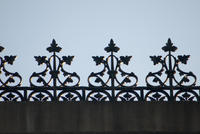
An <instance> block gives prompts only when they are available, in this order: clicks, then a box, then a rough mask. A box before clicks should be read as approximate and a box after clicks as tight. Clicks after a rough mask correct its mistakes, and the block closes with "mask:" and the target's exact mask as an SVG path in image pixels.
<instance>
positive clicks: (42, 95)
mask: <svg viewBox="0 0 200 134" xmlns="http://www.w3.org/2000/svg"><path fill="white" fill-rule="evenodd" d="M61 49H62V48H61V47H60V46H58V44H57V43H56V41H55V40H53V41H52V43H51V44H50V47H48V48H47V51H48V52H49V53H52V55H51V56H50V57H46V56H35V57H34V58H35V60H36V62H37V63H38V65H39V66H40V65H45V69H44V70H43V71H42V72H33V73H32V75H31V76H30V79H29V82H30V86H29V87H23V86H21V83H22V77H21V76H20V74H19V73H17V72H15V73H13V72H10V71H8V70H7V68H6V64H10V65H12V64H13V62H14V61H15V58H16V56H13V55H10V56H4V57H0V76H1V77H0V84H1V85H0V101H2V102H7V101H40V102H45V101H197V102H198V101H199V100H200V87H199V86H196V81H197V78H196V76H195V75H194V74H193V73H192V72H185V71H183V70H181V68H180V67H179V64H187V61H188V59H189V57H190V56H189V55H178V56H177V57H176V56H174V55H173V54H172V53H174V52H175V51H176V50H177V47H176V46H174V45H173V43H172V42H171V40H170V39H168V41H167V43H166V45H165V46H163V47H162V50H163V51H164V52H166V53H167V54H166V56H165V57H162V56H150V59H151V60H152V62H153V64H154V65H160V66H161V68H160V70H158V71H157V72H150V73H149V74H147V76H146V79H145V81H146V85H145V86H137V83H138V76H137V75H136V74H134V73H133V72H126V71H124V70H123V69H122V68H121V64H124V65H128V64H129V61H130V59H131V57H132V56H119V57H117V56H116V53H117V52H118V51H119V47H117V46H116V44H115V43H114V41H113V40H112V39H111V40H110V43H109V44H108V46H107V47H105V49H104V50H105V51H106V52H107V53H108V56H107V57H104V56H93V57H92V58H93V60H94V62H95V63H96V65H97V66H98V65H103V69H102V70H100V71H99V72H92V73H91V74H90V75H89V76H88V86H87V87H86V86H80V85H79V83H80V80H81V79H80V77H79V75H78V74H77V73H76V72H68V71H67V70H65V68H64V66H65V65H71V63H72V61H73V58H74V56H70V55H69V56H62V57H59V56H58V55H57V53H60V51H61ZM3 50H4V48H3V47H1V46H0V52H2V51H3ZM3 75H4V77H2V76H3ZM47 75H49V76H50V77H47Z"/></svg>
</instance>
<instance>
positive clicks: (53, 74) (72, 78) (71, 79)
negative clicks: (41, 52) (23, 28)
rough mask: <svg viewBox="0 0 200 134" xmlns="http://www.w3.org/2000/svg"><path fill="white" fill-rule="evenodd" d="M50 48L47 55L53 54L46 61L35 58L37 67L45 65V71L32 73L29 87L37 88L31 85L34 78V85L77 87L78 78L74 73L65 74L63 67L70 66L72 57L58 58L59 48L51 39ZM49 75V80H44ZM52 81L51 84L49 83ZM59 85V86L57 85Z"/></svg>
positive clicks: (39, 57) (42, 57) (44, 58)
mask: <svg viewBox="0 0 200 134" xmlns="http://www.w3.org/2000/svg"><path fill="white" fill-rule="evenodd" d="M50 45H51V46H50V47H48V48H47V51H48V52H49V53H53V55H51V56H50V57H49V58H48V59H47V57H46V56H35V57H34V58H35V60H36V61H37V62H38V65H43V64H45V66H46V67H45V70H44V71H42V72H40V73H36V72H34V73H33V74H32V75H31V77H30V84H31V86H38V85H36V84H34V83H33V78H36V83H37V84H41V85H40V86H45V87H49V86H51V85H52V86H53V87H56V86H78V85H79V82H80V77H79V76H78V75H77V74H76V73H75V72H73V73H69V72H67V71H66V70H65V69H64V67H63V65H64V64H67V65H71V62H72V60H73V58H74V56H62V58H60V57H58V55H57V54H56V53H59V52H60V51H61V49H62V48H61V47H59V46H58V44H57V43H56V41H55V40H54V39H53V41H52V43H51V44H50ZM47 72H49V73H48V74H50V79H49V80H48V81H46V80H45V76H46V75H47ZM61 72H62V74H63V76H64V80H63V81H62V80H61V79H60V78H59V75H60V73H61ZM52 81H53V84H51V82H52ZM58 83H59V84H58Z"/></svg>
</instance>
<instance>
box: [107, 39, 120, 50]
mask: <svg viewBox="0 0 200 134" xmlns="http://www.w3.org/2000/svg"><path fill="white" fill-rule="evenodd" d="M104 50H105V51H106V52H107V53H109V52H116V53H117V52H118V51H119V47H117V46H116V44H115V43H114V41H113V39H111V40H110V43H109V44H108V46H107V47H105V48H104Z"/></svg>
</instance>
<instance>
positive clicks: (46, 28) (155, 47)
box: [0, 0, 200, 86]
mask: <svg viewBox="0 0 200 134" xmlns="http://www.w3.org/2000/svg"><path fill="white" fill-rule="evenodd" d="M169 37H170V38H171V39H172V42H173V43H174V45H175V46H177V47H178V50H177V52H176V53H175V55H179V54H190V55H191V57H190V60H189V62H188V65H187V66H185V65H183V66H181V67H182V68H183V70H184V71H193V73H194V74H196V75H197V77H200V70H199V68H200V64H199V63H200V60H199V57H200V47H199V45H200V0H0V45H2V46H3V47H5V48H6V49H5V50H4V51H3V53H1V56H4V55H11V54H12V55H17V56H18V58H17V60H16V61H15V63H14V65H13V67H9V70H11V71H17V72H19V73H20V74H21V75H22V77H23V85H26V86H28V85H29V77H30V75H31V74H32V72H34V71H36V72H39V71H42V67H38V65H37V62H36V61H35V59H34V56H38V55H41V56H42V55H44V56H50V55H49V53H48V52H47V51H46V48H47V47H48V46H49V44H50V43H51V41H52V39H53V38H54V39H55V40H56V41H57V43H58V44H59V46H60V47H62V51H61V53H60V56H62V55H75V58H74V60H73V62H72V65H71V67H69V68H68V69H69V71H71V72H73V71H75V72H77V74H79V75H80V77H81V83H80V84H81V85H84V86H87V77H88V76H89V74H90V73H91V72H93V71H94V72H97V71H98V70H99V71H100V70H101V67H96V64H95V62H93V59H92V58H91V57H92V56H101V55H102V56H107V53H106V52H105V51H104V48H105V47H106V46H107V44H108V43H109V40H110V39H111V38H113V40H114V41H115V43H116V44H117V46H118V47H120V51H119V53H118V54H117V56H121V55H131V56H133V57H132V59H131V62H130V65H129V66H127V67H126V66H124V69H125V70H126V71H127V72H134V73H135V74H136V75H137V76H138V77H139V82H138V84H139V85H145V76H146V75H147V74H148V72H150V71H156V69H158V68H156V67H154V66H153V63H152V61H151V60H150V58H149V56H151V55H163V56H164V55H165V53H164V52H163V51H162V50H161V47H163V46H164V45H165V43H166V41H167V39H168V38H169ZM198 84H199V81H198Z"/></svg>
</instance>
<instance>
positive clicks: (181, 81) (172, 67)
mask: <svg viewBox="0 0 200 134" xmlns="http://www.w3.org/2000/svg"><path fill="white" fill-rule="evenodd" d="M162 50H163V51H164V52H168V54H167V55H166V56H165V57H164V58H163V59H162V56H150V58H151V60H152V61H153V63H154V65H157V64H160V65H161V69H160V70H159V71H157V72H154V73H152V72H150V73H149V74H148V75H147V77H146V83H147V86H162V87H163V86H164V87H166V86H171V87H172V86H188V87H190V86H195V84H196V76H195V75H194V74H193V73H192V72H184V71H182V70H181V69H180V67H179V63H182V64H187V61H188V59H189V57H190V55H178V57H175V56H173V55H172V52H175V51H176V50H177V47H176V46H174V45H173V43H172V42H171V40H170V39H168V42H167V43H166V45H165V46H164V47H162ZM164 71H165V74H166V78H164V80H162V79H161V77H162V75H163V72H164ZM177 72H178V73H177ZM176 74H178V75H179V78H176ZM192 79H193V81H192ZM150 80H152V81H151V83H150V82H149V81H150ZM167 82H168V83H169V84H167ZM152 83H154V84H155V83H156V84H157V85H153V84H152Z"/></svg>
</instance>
